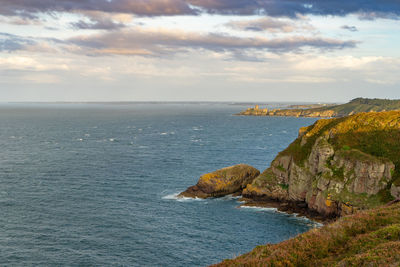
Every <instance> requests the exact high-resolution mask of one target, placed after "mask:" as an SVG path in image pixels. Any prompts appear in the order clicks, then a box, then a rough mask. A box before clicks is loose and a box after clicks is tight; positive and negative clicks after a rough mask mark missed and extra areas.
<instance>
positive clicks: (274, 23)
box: [226, 17, 313, 33]
mask: <svg viewBox="0 0 400 267" xmlns="http://www.w3.org/2000/svg"><path fill="white" fill-rule="evenodd" d="M226 26H228V27H230V28H233V29H237V30H244V31H256V32H260V31H268V32H286V33H288V32H294V31H296V30H300V29H301V28H306V29H307V30H310V29H313V27H312V26H311V25H308V24H304V23H302V22H301V21H300V20H295V21H287V20H281V19H276V18H271V17H265V18H260V19H254V20H238V21H231V22H229V23H227V24H226Z"/></svg>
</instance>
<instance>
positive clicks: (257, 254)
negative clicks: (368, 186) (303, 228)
mask: <svg viewBox="0 0 400 267" xmlns="http://www.w3.org/2000/svg"><path fill="white" fill-rule="evenodd" d="M399 264H400V203H398V204H394V205H391V206H382V207H379V208H376V209H372V210H367V211H362V212H359V213H357V214H354V215H351V216H347V217H342V218H340V219H339V220H338V221H336V222H334V223H332V224H329V225H326V226H324V227H322V228H319V229H312V230H310V231H308V232H307V233H304V234H301V235H299V236H297V237H295V238H292V239H290V240H287V241H284V242H281V243H279V244H276V245H271V244H267V245H263V246H258V247H256V248H255V249H254V250H253V251H251V252H250V253H247V254H245V255H242V256H240V257H238V258H236V259H233V260H225V261H224V262H222V263H220V264H218V265H215V266H221V267H222V266H363V265H368V266H399Z"/></svg>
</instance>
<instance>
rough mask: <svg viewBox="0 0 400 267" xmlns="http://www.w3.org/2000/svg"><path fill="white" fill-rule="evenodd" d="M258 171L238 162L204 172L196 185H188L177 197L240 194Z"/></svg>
mask: <svg viewBox="0 0 400 267" xmlns="http://www.w3.org/2000/svg"><path fill="white" fill-rule="evenodd" d="M259 174H260V171H259V170H257V169H256V168H253V167H252V166H249V165H246V164H239V165H235V166H231V167H227V168H223V169H220V170H217V171H215V172H211V173H207V174H204V175H202V176H201V177H200V179H199V181H198V182H197V184H196V185H194V186H191V187H189V188H188V189H186V191H184V192H182V193H180V194H179V196H178V197H192V198H196V197H197V198H209V197H222V196H225V195H229V194H241V193H242V190H243V189H244V188H246V186H247V185H248V184H250V183H252V182H253V180H254V179H255V178H256V177H257V176H258V175H259Z"/></svg>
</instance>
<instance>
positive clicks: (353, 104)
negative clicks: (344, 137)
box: [237, 98, 400, 118]
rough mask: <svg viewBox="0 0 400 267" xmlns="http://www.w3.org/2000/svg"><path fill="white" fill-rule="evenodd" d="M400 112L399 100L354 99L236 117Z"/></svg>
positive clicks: (248, 112) (251, 111)
mask: <svg viewBox="0 0 400 267" xmlns="http://www.w3.org/2000/svg"><path fill="white" fill-rule="evenodd" d="M390 110H400V100H387V99H367V98H356V99H353V100H351V101H350V102H349V103H346V104H342V105H327V106H321V107H314V108H305V109H304V108H290V109H273V110H268V109H260V108H258V106H256V107H255V108H249V109H247V110H245V111H243V112H240V113H239V114H237V115H244V116H289V117H315V118H328V117H343V116H348V115H352V114H355V113H360V112H380V111H390Z"/></svg>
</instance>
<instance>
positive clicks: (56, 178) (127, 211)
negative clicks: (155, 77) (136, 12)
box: [0, 104, 316, 266]
mask: <svg viewBox="0 0 400 267" xmlns="http://www.w3.org/2000/svg"><path fill="white" fill-rule="evenodd" d="M243 108H245V107H244V106H240V105H228V104H218V105H217V104H2V105H0V212H1V215H0V265H1V266H4V265H19V266H47V265H51V266H64V265H68V266H71V265H73V266H74V265H81V266H206V265H208V264H212V263H217V262H219V261H221V260H223V259H226V258H231V257H234V256H238V255H239V254H242V253H245V252H248V251H250V250H251V249H252V248H254V247H255V246H257V245H260V244H265V243H276V242H280V241H282V240H285V239H288V238H290V237H293V236H295V235H297V234H299V233H302V232H304V231H307V230H308V229H310V228H312V227H315V226H316V225H315V224H314V223H312V222H310V221H309V220H307V219H304V218H297V217H296V216H292V215H287V214H283V213H278V212H276V211H275V210H274V209H262V208H237V207H238V205H239V203H238V200H237V199H234V198H231V197H224V198H219V199H208V200H193V199H183V200H177V199H176V198H175V195H176V194H177V193H178V192H180V191H183V190H184V189H186V187H188V186H191V185H193V184H195V183H196V182H197V180H198V178H199V176H200V175H201V174H204V173H207V172H210V171H214V170H216V169H219V168H222V167H226V166H230V165H234V164H238V163H247V164H250V165H253V166H254V167H256V168H259V169H260V170H261V171H262V170H264V169H265V168H267V167H268V165H269V164H270V162H271V161H272V160H273V158H274V157H275V156H276V154H277V153H278V152H279V151H281V150H282V149H284V148H285V147H286V146H287V145H288V144H289V143H290V142H291V141H292V140H294V138H295V137H296V136H297V131H298V128H299V127H302V126H306V125H310V124H312V123H313V122H314V121H315V119H307V118H277V117H274V118H268V117H239V116H232V114H233V113H236V112H238V111H240V110H242V109H243Z"/></svg>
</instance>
